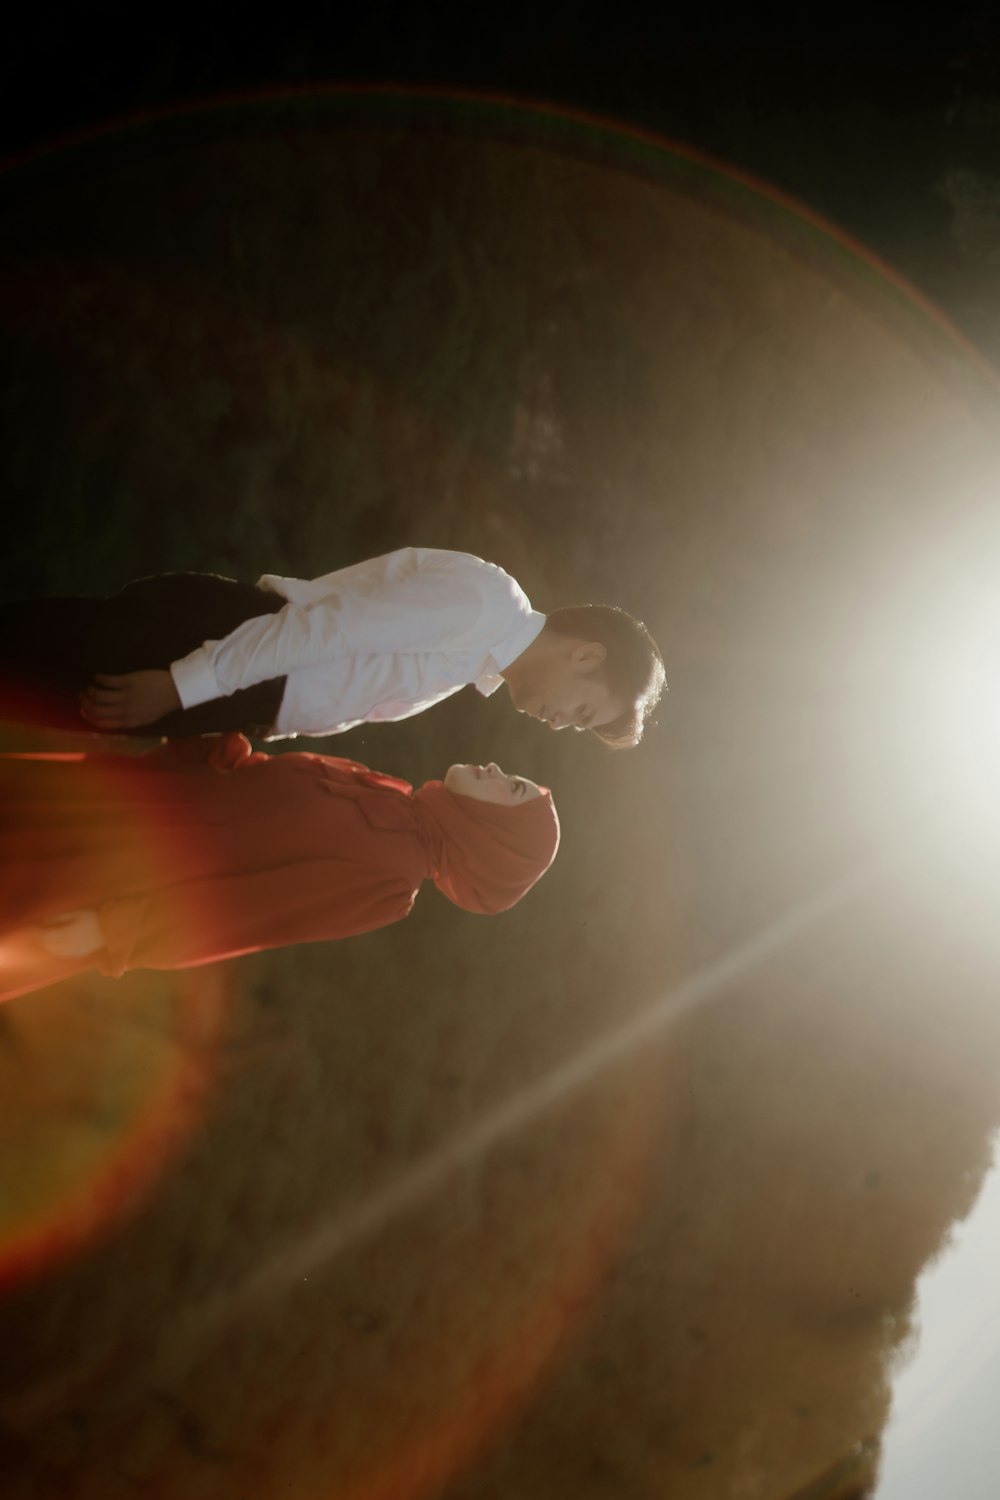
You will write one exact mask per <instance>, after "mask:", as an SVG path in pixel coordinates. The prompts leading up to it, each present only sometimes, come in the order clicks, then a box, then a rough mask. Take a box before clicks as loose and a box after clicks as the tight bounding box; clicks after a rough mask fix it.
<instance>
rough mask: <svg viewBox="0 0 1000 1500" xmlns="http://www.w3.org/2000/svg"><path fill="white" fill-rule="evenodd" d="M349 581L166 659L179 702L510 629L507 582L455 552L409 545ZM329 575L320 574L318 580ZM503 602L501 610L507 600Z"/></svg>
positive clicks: (484, 639)
mask: <svg viewBox="0 0 1000 1500" xmlns="http://www.w3.org/2000/svg"><path fill="white" fill-rule="evenodd" d="M345 577H346V584H345V586H343V587H340V588H338V587H337V583H336V580H337V575H336V574H331V575H330V578H329V580H328V581H329V588H328V590H327V591H326V592H325V593H323V595H322V596H321V597H320V598H319V599H317V600H316V602H314V603H309V604H295V603H288V604H286V605H285V606H284V608H283V609H281V610H279V611H278V612H277V613H276V614H271V615H261V616H259V617H256V618H254V619H252V620H247V621H246V622H245V623H244V624H243V625H240V626H239V627H238V628H237V629H236V630H234V631H233V632H232V633H231V634H230V635H228V636H226V637H225V638H224V639H223V640H219V641H207V642H206V643H205V644H204V645H203V646H199V647H198V649H197V650H195V651H192V652H191V653H190V655H188V656H186V657H183V658H182V659H181V660H179V661H175V662H173V663H172V664H171V668H170V671H171V674H172V676H173V679H174V683H175V685H176V687H177V691H178V694H179V696H180V699H181V703H182V704H183V706H184V707H185V708H193V707H195V705H197V704H199V703H204V702H207V701H208V700H209V699H212V698H224V697H227V696H228V695H229V694H230V693H235V692H236V691H237V690H238V689H240V688H246V687H252V686H253V685H254V683H258V682H266V681H268V680H269V679H271V678H274V677H284V676H287V675H288V674H289V673H290V672H294V671H296V670H297V669H300V668H304V667H314V666H318V665H320V664H322V663H323V662H329V661H334V660H337V659H339V658H343V657H347V656H352V655H364V656H368V655H383V654H386V655H406V654H416V653H420V652H428V651H441V652H448V651H469V650H473V649H475V648H477V647H479V646H480V645H481V646H482V648H483V650H484V651H488V650H489V647H490V644H491V641H494V640H496V639H497V637H498V635H501V634H502V633H503V630H504V629H505V628H506V629H509V628H510V621H511V617H512V615H514V614H516V610H515V609H514V607H513V606H512V605H511V604H510V603H509V602H508V601H509V594H510V583H511V580H508V579H507V576H506V574H504V573H502V572H501V570H500V569H499V568H495V567H493V566H492V565H491V564H489V563H485V562H482V561H481V560H480V559H479V558H477V557H471V556H469V555H468V554H466V553H461V552H435V551H432V550H430V549H425V550H423V551H421V549H419V548H414V547H407V548H404V549H402V550H401V551H399V552H392V553H388V554H387V555H386V556H385V557H381V558H374V559H372V561H371V563H370V564H368V565H365V566H364V567H358V568H349V569H345ZM324 582H326V580H324ZM505 607H506V608H505Z"/></svg>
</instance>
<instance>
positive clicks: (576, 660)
mask: <svg viewBox="0 0 1000 1500" xmlns="http://www.w3.org/2000/svg"><path fill="white" fill-rule="evenodd" d="M508 686H509V688H510V697H511V702H512V703H513V705H514V707H515V708H516V709H517V711H518V713H522V714H530V715H531V716H532V718H534V719H541V720H542V721H543V722H544V723H546V724H548V726H549V728H550V729H570V728H572V729H600V728H602V727H603V726H604V725H605V724H611V723H613V722H614V720H615V719H619V718H621V716H622V715H623V714H624V713H625V707H626V705H625V703H624V702H623V700H622V699H621V698H618V697H616V696H615V695H614V694H613V693H612V692H611V690H610V689H609V688H608V686H607V684H606V682H605V681H604V675H603V672H602V670H601V666H600V664H599V663H598V665H597V666H595V665H594V664H593V661H592V659H591V658H590V657H589V656H588V655H587V647H586V646H576V647H569V646H568V647H567V650H566V651H565V652H564V653H561V654H560V655H558V656H553V657H550V658H548V659H546V660H545V661H542V662H539V663H538V664H537V665H536V666H534V667H533V669H532V670H531V672H530V673H528V674H527V675H526V676H522V677H521V678H520V679H519V680H518V681H517V683H516V684H515V683H514V682H510V683H509V684H508Z"/></svg>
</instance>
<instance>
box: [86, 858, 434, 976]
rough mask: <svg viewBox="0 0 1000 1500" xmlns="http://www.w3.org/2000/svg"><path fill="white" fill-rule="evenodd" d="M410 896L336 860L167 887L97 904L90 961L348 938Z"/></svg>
mask: <svg viewBox="0 0 1000 1500" xmlns="http://www.w3.org/2000/svg"><path fill="white" fill-rule="evenodd" d="M415 897H416V892H415V891H414V889H413V887H412V885H411V884H409V883H408V882H407V881H406V880H405V879H404V878H403V877H398V878H396V879H392V880H386V879H384V878H382V879H373V878H372V876H371V873H370V872H369V871H366V870H365V869H363V868H359V867H358V866H356V865H354V864H352V863H351V862H350V861H349V860H336V859H329V860H327V859H317V860H303V861H301V863H298V864H295V865H285V866H280V867H278V868H277V869H274V870H260V871H254V872H252V873H251V874H247V875H236V876H231V877H228V878H226V879H217V880H203V881H191V882H189V883H187V884H184V885H179V886H167V887H164V888H163V889H162V890H158V891H151V892H149V893H147V894H145V895H141V896H129V897H126V898H124V899H120V900H119V899H112V900H108V901H105V902H103V903H102V905H101V906H100V908H99V910H98V917H99V920H100V924H101V930H102V932H103V934H104V941H105V947H104V950H103V952H102V953H101V954H100V956H99V958H98V959H97V967H98V968H99V969H100V970H101V972H102V973H104V974H109V975H111V976H112V977H114V978H118V977H119V976H120V975H122V974H124V973H126V972H127V971H128V970H130V969H188V968H194V967H196V966H197V965H200V964H208V963H216V962H219V961H220V960H222V959H227V958H237V957H239V956H240V955H241V954H244V953H257V952H259V951H260V950H261V949H264V948H283V947H287V946H288V945H290V944H293V943H319V942H330V941H332V940H334V939H337V938H344V937H356V936H358V935H359V934H361V933H364V932H371V931H374V930H375V929H376V928H378V927H386V926H388V925H389V924H390V923H392V922H398V921H400V920H401V919H402V918H403V917H406V916H408V915H409V913H410V911H411V909H412V907H413V902H414V900H415Z"/></svg>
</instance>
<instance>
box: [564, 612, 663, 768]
mask: <svg viewBox="0 0 1000 1500" xmlns="http://www.w3.org/2000/svg"><path fill="white" fill-rule="evenodd" d="M545 629H546V630H550V631H552V633H553V634H554V635H563V636H569V637H571V638H573V639H576V640H580V641H600V643H601V645H602V646H603V647H604V649H605V650H606V651H607V653H608V654H607V656H606V657H605V659H604V661H603V662H602V663H601V665H600V666H599V667H597V668H595V672H597V673H600V675H601V677H602V679H603V681H604V682H605V683H606V684H607V686H608V688H609V689H610V690H611V692H612V693H613V694H614V695H615V697H616V698H622V699H624V701H625V702H626V703H627V704H629V707H628V709H627V710H626V711H625V713H623V714H622V715H620V717H619V718H617V719H613V720H612V722H611V723H610V724H602V725H601V726H600V727H599V728H596V729H594V730H593V731H592V733H593V734H596V735H597V737H598V738H599V739H602V740H603V741H604V743H605V744H606V745H610V747H611V748H612V749H613V750H625V749H628V748H630V747H631V746H632V745H638V743H639V741H640V740H641V739H642V732H643V730H644V729H645V727H646V720H647V719H648V717H649V715H650V714H651V713H652V711H653V709H654V708H655V707H656V705H657V703H658V702H659V701H660V694H661V693H662V692H663V691H664V689H665V688H666V685H667V674H666V672H665V671H664V667H663V658H662V656H661V655H660V652H659V648H658V647H657V644H656V642H655V641H654V640H653V637H652V636H651V635H650V633H649V631H648V630H647V629H646V627H645V625H643V623H642V621H641V620H636V619H633V617H632V616H631V615H630V614H626V612H625V610H623V609H619V608H618V607H617V606H616V605H612V604H571V605H568V606H567V607H566V608H565V609H554V610H553V611H552V613H551V614H550V615H548V616H547V618H546V623H545Z"/></svg>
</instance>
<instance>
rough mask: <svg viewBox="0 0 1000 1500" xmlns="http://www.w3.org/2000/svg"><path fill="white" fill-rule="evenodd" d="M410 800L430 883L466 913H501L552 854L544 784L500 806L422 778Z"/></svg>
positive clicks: (554, 843) (554, 834)
mask: <svg viewBox="0 0 1000 1500" xmlns="http://www.w3.org/2000/svg"><path fill="white" fill-rule="evenodd" d="M413 802H414V806H415V808H416V811H417V815H418V817H419V819H420V823H421V826H422V828H423V830H424V833H425V835H426V836H427V837H428V839H429V841H430V843H431V850H432V864H433V871H432V879H433V881H434V884H435V885H436V886H437V888H438V890H439V891H440V892H441V893H442V895H445V896H447V897H448V900H449V901H454V903H455V905H456V906H461V907H464V909H465V910H466V911H474V912H481V913H483V914H484V915H490V916H492V915H493V914H494V913H495V912H500V911H506V910H507V909H508V907H511V906H513V905H514V904H515V902H517V901H520V899H521V897H522V896H524V895H526V894H527V892H528V891H530V890H531V887H532V886H533V885H534V884H535V881H536V880H540V879H541V877H542V876H543V875H544V874H545V871H546V870H547V869H548V868H549V865H550V864H551V863H552V861H553V860H554V859H555V857H556V850H557V849H558V848H559V819H558V817H557V816H556V809H555V804H554V803H553V801H552V794H551V792H549V791H547V790H546V789H545V788H543V789H542V795H541V796H540V797H531V798H529V799H528V801H526V802H519V803H518V804H517V805H516V806H514V807H501V806H500V805H499V804H498V803H496V802H483V801H481V800H480V799H479V798H478V797H463V796H462V795H461V793H457V792H451V791H449V790H448V788H447V787H446V786H445V785H444V783H443V782H440V781H425V782H424V784H423V786H422V787H420V788H419V790H418V791H416V792H414V794H413Z"/></svg>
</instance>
